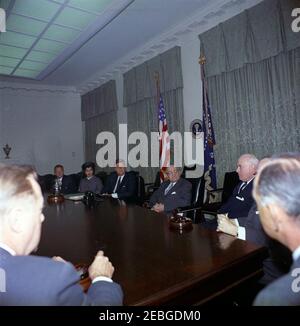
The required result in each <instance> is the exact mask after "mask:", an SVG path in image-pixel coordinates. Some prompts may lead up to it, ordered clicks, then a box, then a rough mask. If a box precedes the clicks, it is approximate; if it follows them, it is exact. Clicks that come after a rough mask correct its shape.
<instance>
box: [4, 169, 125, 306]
mask: <svg viewBox="0 0 300 326" xmlns="http://www.w3.org/2000/svg"><path fill="white" fill-rule="evenodd" d="M42 210H43V197H42V193H41V190H40V187H39V185H38V183H37V181H36V175H35V173H34V172H33V171H32V169H29V168H26V167H19V166H5V165H0V272H1V275H0V305H121V304H122V300H123V293H122V290H121V288H120V286H119V285H118V284H117V283H114V282H112V280H111V277H112V275H113V272H114V267H113V266H112V264H111V263H110V261H109V260H108V258H107V257H105V256H104V254H103V252H102V251H99V252H98V253H97V255H96V257H95V259H94V261H93V263H92V264H91V266H90V268H89V276H90V278H91V280H92V285H91V286H90V288H89V290H88V292H87V294H85V293H84V292H83V290H82V288H81V286H80V285H79V284H78V281H79V276H78V274H77V272H76V270H75V268H74V267H73V266H72V265H71V264H70V263H67V262H65V261H63V259H61V258H60V259H57V258H56V259H55V260H54V259H50V258H46V257H37V256H30V255H29V254H30V253H31V252H33V251H34V250H35V249H36V248H37V246H38V243H39V241H40V235H41V226H42V222H43V221H44V215H43V213H42ZM53 241H55V239H53Z"/></svg>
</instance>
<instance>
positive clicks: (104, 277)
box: [92, 276, 113, 283]
mask: <svg viewBox="0 0 300 326" xmlns="http://www.w3.org/2000/svg"><path fill="white" fill-rule="evenodd" d="M99 281H104V282H109V283H112V282H113V281H112V279H111V278H109V277H106V276H98V277H95V278H94V279H93V281H92V283H96V282H99Z"/></svg>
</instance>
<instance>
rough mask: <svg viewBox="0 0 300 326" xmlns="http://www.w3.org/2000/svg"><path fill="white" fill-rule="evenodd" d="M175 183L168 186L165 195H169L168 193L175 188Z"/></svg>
mask: <svg viewBox="0 0 300 326" xmlns="http://www.w3.org/2000/svg"><path fill="white" fill-rule="evenodd" d="M173 185H174V183H173V182H170V184H169V185H168V187H167V188H166V189H165V195H167V194H168V192H169V191H170V190H171V188H172V187H173Z"/></svg>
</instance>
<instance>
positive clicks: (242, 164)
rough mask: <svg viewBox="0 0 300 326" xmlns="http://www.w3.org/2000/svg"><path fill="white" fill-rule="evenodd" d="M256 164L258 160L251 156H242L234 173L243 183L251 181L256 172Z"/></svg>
mask: <svg viewBox="0 0 300 326" xmlns="http://www.w3.org/2000/svg"><path fill="white" fill-rule="evenodd" d="M258 163H259V161H258V159H257V158H256V157H255V156H254V155H253V154H243V155H242V156H241V157H240V158H239V159H238V162H237V169H236V172H237V173H238V175H239V179H240V180H241V181H243V182H248V181H249V180H251V179H253V177H254V176H255V174H256V172H257V168H258Z"/></svg>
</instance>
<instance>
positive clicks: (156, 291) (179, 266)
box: [37, 199, 265, 305]
mask: <svg viewBox="0 0 300 326" xmlns="http://www.w3.org/2000/svg"><path fill="white" fill-rule="evenodd" d="M44 214H45V217H46V218H45V221H44V223H43V227H42V237H41V242H40V246H39V250H38V252H37V254H38V255H44V256H49V257H51V256H61V257H63V258H64V259H66V260H69V261H70V262H72V263H73V264H77V263H84V264H90V263H91V262H92V261H93V258H94V255H95V254H96V252H97V251H98V250H103V251H104V252H105V255H107V256H108V257H109V259H110V260H111V262H112V263H113V265H114V267H115V273H114V276H113V279H114V280H115V281H116V282H118V283H120V284H121V286H122V288H123V291H124V294H125V297H124V304H125V305H160V304H201V303H204V302H207V301H208V300H210V299H211V298H213V297H215V296H216V295H218V294H220V293H223V292H224V291H227V290H228V289H231V288H232V287H233V286H236V285H238V284H240V283H242V282H244V281H246V280H248V279H249V278H251V277H254V276H255V275H257V274H258V273H260V272H261V262H262V260H263V258H264V256H265V249H264V248H262V247H257V246H255V245H253V244H251V243H248V242H246V241H241V240H237V239H235V238H233V237H231V236H227V235H225V234H221V233H217V232H213V231H209V230H205V229H203V228H202V227H201V226H199V225H194V226H193V229H192V230H191V231H190V232H184V233H182V234H180V233H179V232H176V231H172V230H170V229H169V224H168V218H167V217H165V216H164V215H162V214H157V213H155V212H152V211H150V210H147V209H145V208H142V207H137V206H129V205H128V206H122V205H120V202H119V201H118V200H115V199H106V200H105V201H104V202H100V203H97V206H96V207H93V208H87V207H86V206H85V205H84V204H83V203H82V202H73V201H69V200H66V201H65V202H64V203H62V204H50V205H49V204H47V203H46V207H45V210H44Z"/></svg>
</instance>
